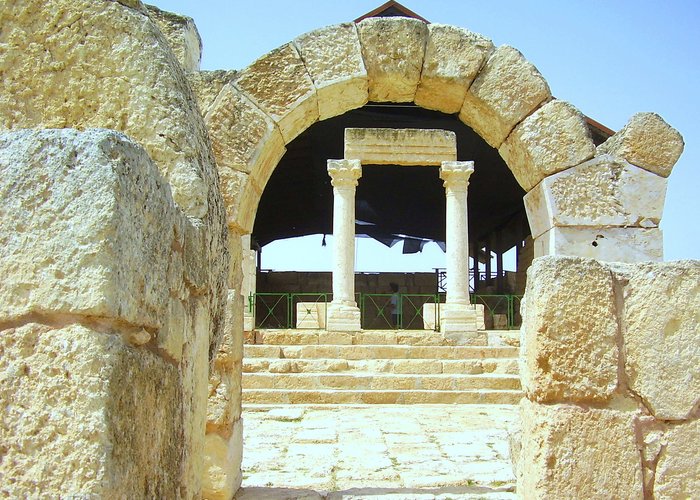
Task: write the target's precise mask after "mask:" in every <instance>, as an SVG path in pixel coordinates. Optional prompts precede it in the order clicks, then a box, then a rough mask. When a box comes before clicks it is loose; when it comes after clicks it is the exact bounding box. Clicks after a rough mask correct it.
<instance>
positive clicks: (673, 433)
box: [653, 419, 700, 500]
mask: <svg viewBox="0 0 700 500" xmlns="http://www.w3.org/2000/svg"><path fill="white" fill-rule="evenodd" d="M698 443H700V420H697V419H696V420H694V421H692V422H688V423H683V424H679V425H675V426H673V427H672V428H671V429H670V430H669V431H668V432H666V433H665V435H664V436H663V448H662V449H661V450H660V455H659V460H658V462H657V465H656V476H655V482H654V491H653V494H654V498H658V499H660V500H661V499H664V500H665V499H671V498H692V497H693V495H697V493H698V491H700V472H698Z"/></svg>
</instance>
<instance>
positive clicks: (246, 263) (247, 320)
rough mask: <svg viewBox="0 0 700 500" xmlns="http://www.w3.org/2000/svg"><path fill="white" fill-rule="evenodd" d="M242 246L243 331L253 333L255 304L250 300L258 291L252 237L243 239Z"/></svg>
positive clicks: (246, 236)
mask: <svg viewBox="0 0 700 500" xmlns="http://www.w3.org/2000/svg"><path fill="white" fill-rule="evenodd" d="M241 244H242V247H243V249H242V252H243V256H242V263H241V267H242V270H243V285H242V287H241V293H242V294H243V330H244V331H246V332H250V331H253V329H254V328H255V304H254V303H253V304H252V307H251V304H250V298H251V297H252V296H254V294H255V290H256V282H255V280H256V272H257V269H256V267H257V264H256V252H255V250H251V249H250V235H249V234H248V235H244V236H242V237H241Z"/></svg>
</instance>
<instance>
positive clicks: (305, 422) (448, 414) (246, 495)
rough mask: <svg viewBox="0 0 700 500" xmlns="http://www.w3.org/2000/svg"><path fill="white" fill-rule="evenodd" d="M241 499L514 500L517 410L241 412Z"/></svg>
mask: <svg viewBox="0 0 700 500" xmlns="http://www.w3.org/2000/svg"><path fill="white" fill-rule="evenodd" d="M243 418H244V443H245V448H244V455H243V490H241V492H240V493H239V495H238V496H237V498H239V499H245V500H250V499H268V498H269V499H292V498H309V499H311V498H328V499H364V498H391V499H404V498H405V499H433V498H439V499H445V500H446V499H467V498H472V499H473V498H488V499H510V498H515V495H514V493H513V490H514V486H515V479H514V477H513V472H512V468H511V464H510V459H509V452H508V429H509V428H510V427H511V425H512V424H513V423H514V422H515V420H516V419H517V406H506V405H503V406H500V405H406V406H398V405H392V406H389V405H387V406H384V405H366V406H333V407H327V408H323V407H319V406H315V407H314V406H267V405H259V406H258V405H255V406H253V405H251V406H246V407H245V408H244V413H243Z"/></svg>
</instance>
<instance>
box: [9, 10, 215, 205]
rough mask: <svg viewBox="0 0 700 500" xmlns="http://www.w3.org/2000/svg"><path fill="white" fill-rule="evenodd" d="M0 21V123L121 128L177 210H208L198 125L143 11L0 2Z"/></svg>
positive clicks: (205, 156)
mask: <svg viewBox="0 0 700 500" xmlns="http://www.w3.org/2000/svg"><path fill="white" fill-rule="evenodd" d="M0 24H1V25H2V27H3V30H2V37H1V41H2V43H3V45H4V50H3V51H2V53H0V71H1V72H2V73H3V79H2V87H1V88H2V91H0V106H1V107H2V109H3V113H2V118H1V119H0V128H4V129H19V128H63V127H74V128H89V127H104V128H111V129H116V130H120V131H122V132H125V133H127V134H128V135H129V136H131V137H133V138H135V139H136V140H138V141H139V143H140V144H141V145H143V146H144V147H145V148H146V151H148V153H149V155H150V157H151V158H152V159H153V160H154V162H155V163H156V164H157V165H158V167H159V169H160V170H161V171H162V172H163V173H164V175H165V176H166V178H167V179H168V181H169V182H170V184H171V185H172V187H173V196H174V198H175V200H176V202H177V203H178V205H180V206H181V207H182V209H183V210H185V211H186V212H187V213H188V214H189V215H192V216H195V217H202V216H204V215H205V214H206V213H207V211H208V209H209V208H210V207H209V205H210V204H211V203H212V202H213V200H212V198H213V197H214V196H215V194H214V193H212V192H210V191H212V190H214V189H215V187H214V186H215V185H216V184H215V180H213V179H215V170H214V164H213V161H212V159H211V156H210V155H209V151H210V149H209V146H208V140H207V137H206V131H205V129H204V127H203V126H202V121H201V118H200V117H199V114H198V113H197V107H196V103H195V100H194V98H193V95H192V92H191V90H190V89H189V86H188V85H187V81H186V79H185V76H184V73H183V71H182V68H181V67H180V64H179V63H178V62H177V60H176V59H175V57H174V55H173V52H172V50H171V49H170V47H169V46H168V44H167V42H166V40H165V38H164V37H163V35H162V34H161V32H160V30H159V29H158V28H157V27H156V26H155V24H154V23H153V22H152V21H151V20H150V18H149V17H148V16H147V15H144V14H143V13H141V12H138V11H136V10H132V9H129V8H124V7H123V6H121V5H120V4H119V3H116V2H110V1H96V2H95V1H88V0H82V1H68V0H52V1H50V2H48V3H47V2H44V1H38V0H31V1H27V2H21V4H18V5H16V6H11V5H6V6H5V8H4V9H2V10H0ZM86 39H89V40H90V43H85V40H86ZM211 208H215V207H211Z"/></svg>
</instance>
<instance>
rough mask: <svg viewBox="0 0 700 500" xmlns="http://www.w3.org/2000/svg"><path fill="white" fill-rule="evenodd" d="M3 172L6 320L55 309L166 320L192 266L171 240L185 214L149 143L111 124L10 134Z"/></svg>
mask: <svg viewBox="0 0 700 500" xmlns="http://www.w3.org/2000/svg"><path fill="white" fill-rule="evenodd" d="M0 171H1V172H2V175H1V176H0V200H2V203H0V218H2V220H3V221H5V224H6V227H5V230H4V231H2V233H0V269H2V270H1V271H0V272H1V273H2V276H3V284H2V287H1V288H0V304H2V305H0V316H1V317H2V319H4V320H5V321H7V320H13V319H17V318H20V317H22V316H24V315H27V314H29V313H44V312H47V311H52V312H61V313H65V314H83V315H90V316H99V317H107V318H117V317H119V318H121V319H122V320H123V321H128V322H130V323H132V324H135V325H141V326H145V327H147V328H152V329H157V328H160V327H161V326H162V318H163V317H164V316H166V312H167V308H168V300H169V295H170V293H171V291H172V292H173V293H174V294H175V295H177V294H179V293H181V292H182V291H180V290H177V287H178V286H182V285H181V282H182V275H180V276H179V280H178V279H177V278H178V277H174V278H173V282H172V284H171V283H170V282H169V281H170V280H169V278H170V277H169V269H170V268H177V267H179V268H180V270H181V271H182V270H183V269H182V254H181V253H178V252H173V251H172V247H175V248H177V247H178V246H179V247H182V246H183V233H184V225H185V224H186V221H185V218H184V217H182V216H181V215H180V213H179V211H178V210H177V208H176V206H175V204H174V203H173V200H172V197H171V195H170V189H169V188H168V186H167V184H166V182H165V180H164V179H163V178H162V176H161V175H160V174H159V172H158V170H157V169H156V168H155V166H154V165H153V163H152V162H151V161H150V160H149V158H148V156H147V154H146V152H145V151H144V150H143V149H142V148H141V147H139V146H137V145H136V144H134V143H133V142H131V141H130V140H129V139H128V138H127V137H126V136H124V135H123V134H120V133H118V132H112V131H106V130H90V131H87V132H78V131H75V130H72V129H63V130H48V131H31V130H25V131H20V132H11V133H4V134H0ZM144 221H148V223H147V224H144ZM145 269H148V270H149V273H144V270H145Z"/></svg>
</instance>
